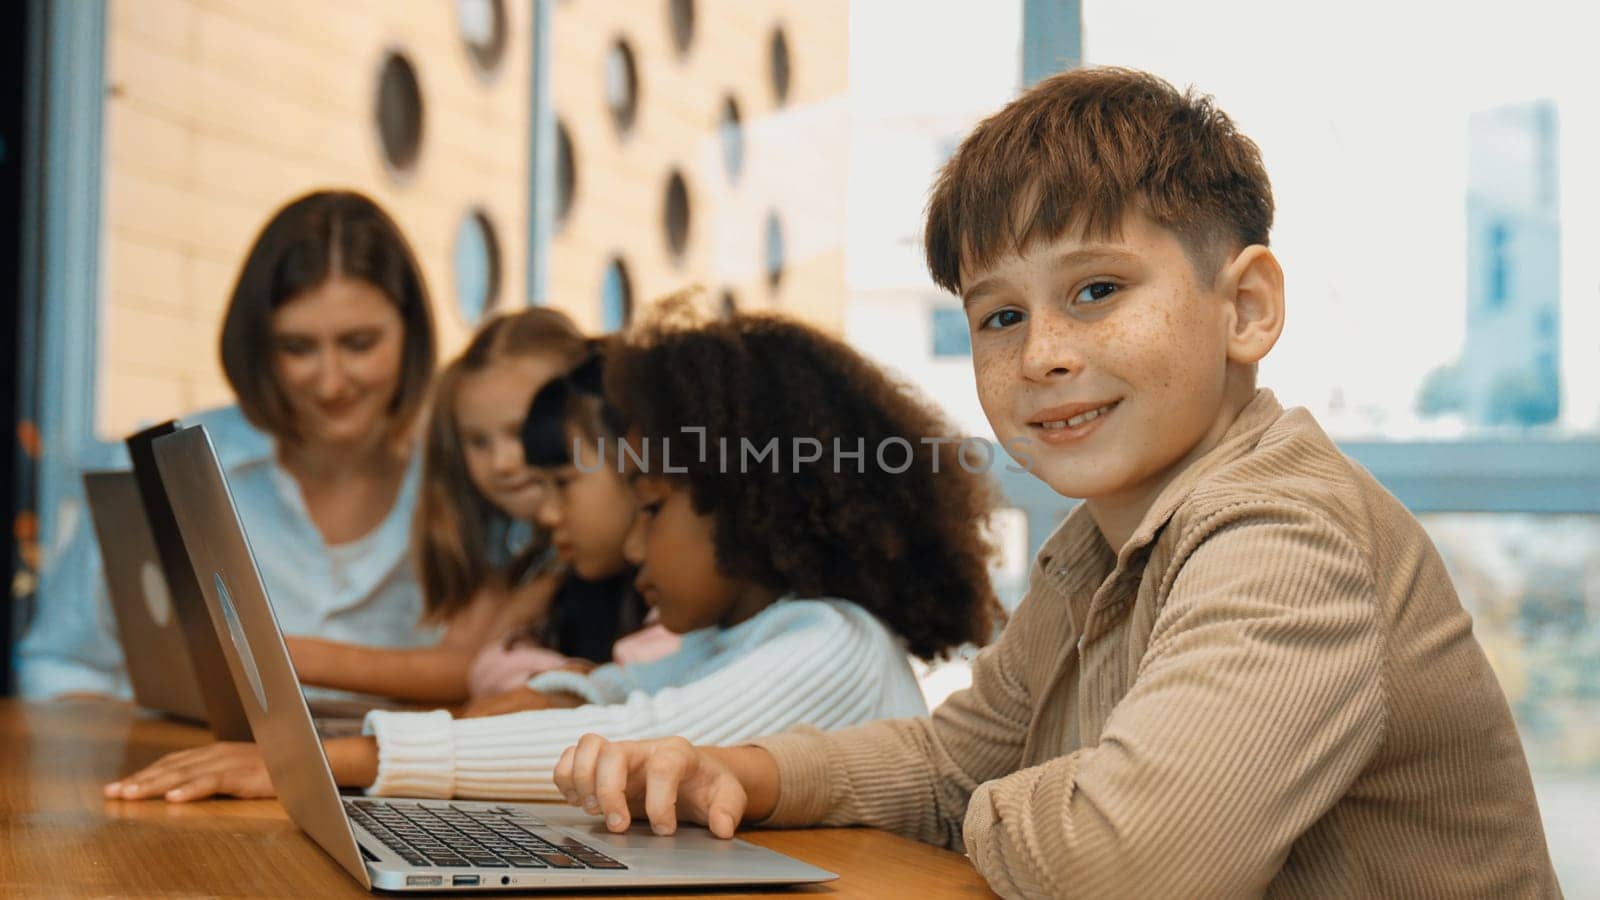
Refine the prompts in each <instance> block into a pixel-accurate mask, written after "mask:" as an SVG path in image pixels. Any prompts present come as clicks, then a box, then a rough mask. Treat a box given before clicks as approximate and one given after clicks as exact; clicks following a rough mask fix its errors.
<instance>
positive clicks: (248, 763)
mask: <svg viewBox="0 0 1600 900" xmlns="http://www.w3.org/2000/svg"><path fill="white" fill-rule="evenodd" d="M213 794H227V795H229V796H233V797H271V796H274V794H273V790H272V779H271V778H270V777H268V775H267V764H266V763H265V762H264V761H263V760H262V758H261V750H260V749H259V748H257V747H256V745H255V744H248V743H216V744H208V745H206V746H204V747H196V748H194V749H192V750H180V751H178V752H176V753H169V754H167V755H166V756H163V757H161V758H160V759H158V760H156V761H155V762H154V763H151V764H150V765H148V766H146V767H145V768H143V769H141V770H140V771H138V772H135V773H133V774H132V775H129V776H128V777H126V778H124V779H122V780H121V781H113V782H112V783H110V784H108V785H106V786H105V795H106V797H107V799H111V800H148V799H150V798H153V797H165V798H166V799H167V800H169V801H171V802H173V803H183V802H185V801H189V800H201V799H204V798H206V797H210V796H212V795H213Z"/></svg>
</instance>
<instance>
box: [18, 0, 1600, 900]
mask: <svg viewBox="0 0 1600 900" xmlns="http://www.w3.org/2000/svg"><path fill="white" fill-rule="evenodd" d="M0 6H3V10H0V35H3V37H0V42H3V43H4V48H3V51H0V67H3V69H4V72H5V77H4V96H3V97H0V129H3V130H0V204H3V205H4V208H5V210H6V213H7V214H6V215H4V216H0V259H3V260H4V261H5V265H3V266H0V272H3V273H6V274H5V285H6V287H5V289H4V290H3V291H0V297H4V298H5V299H4V306H3V309H0V328H3V332H0V333H3V335H4V337H3V339H4V340H5V341H6V342H7V344H6V346H5V348H4V352H3V358H4V359H5V360H6V364H5V365H3V366H0V379H4V381H3V383H0V419H4V420H5V421H6V422H7V423H8V425H10V428H9V429H8V431H9V433H10V435H11V437H10V438H8V440H6V441H5V442H4V450H3V452H4V458H3V459H0V463H4V465H5V469H4V471H5V472H6V473H8V475H9V477H4V478H0V490H3V491H5V493H4V495H0V499H3V500H4V501H5V509H6V515H7V519H8V521H10V522H11V523H12V529H11V532H12V541H11V544H10V547H11V553H10V557H11V566H10V572H11V577H10V590H9V591H8V592H6V594H5V595H4V598H5V600H4V602H5V603H6V604H7V606H6V609H5V610H4V613H5V614H4V615H0V629H5V631H3V632H0V651H7V652H6V653H5V654H4V656H3V662H4V665H3V666H0V679H3V684H4V685H5V686H6V687H7V689H9V686H10V684H11V683H12V682H11V668H10V658H9V650H10V649H11V646H12V643H13V640H14V639H15V637H16V636H17V635H18V634H20V632H21V630H22V629H23V628H25V627H26V623H27V621H28V620H29V617H30V612H31V610H32V609H33V608H34V606H35V604H37V603H44V602H48V598H49V588H50V586H49V585H48V584H43V583H40V581H39V578H38V576H37V573H38V572H39V571H41V568H40V567H41V562H42V561H43V560H44V559H46V558H47V557H48V555H49V554H50V553H51V551H52V548H53V546H54V544H53V541H54V540H56V539H57V538H58V537H59V536H60V535H61V534H62V533H63V532H64V530H65V529H66V528H67V527H68V526H69V525H70V524H71V523H72V522H73V520H74V519H75V518H76V517H79V516H82V515H83V514H84V511H83V509H82V508H81V503H80V502H79V501H78V500H77V499H76V498H77V494H78V492H77V491H76V490H75V488H74V485H75V483H76V480H77V478H78V475H79V473H80V472H81V471H82V470H83V469H85V468H92V467H94V466H96V465H97V464H102V463H103V461H104V460H105V459H107V458H108V450H109V447H110V446H111V444H112V443H113V442H115V441H117V440H119V439H120V437H121V436H122V435H123V434H124V433H125V432H127V431H129V430H131V429H133V428H134V427H135V426H137V425H140V424H141V423H148V422H152V421H156V420H160V419H165V418H169V417H172V416H175V415H180V414H183V413H186V412H191V411H195V410H198V409H201V408H205V407H209V406H215V405H219V404H223V403H226V402H229V400H230V399H231V398H230V394H229V392H228V389H227V385H226V382H225V380H224V379H223V376H222V372H221V368H220V364H219V361H218V358H217V353H216V339H217V330H218V326H219V324H220V318H221V313H222V309H223V307H224V305H225V302H226V298H227V295H228V292H229V290H230V288H231V285H232V281H233V279H234V276H235V274H236V270H237V267H238V265H239V264H240V262H241V261H242V258H243V254H244V252H245V250H246V248H247V247H248V245H249V242H250V240H251V239H252V238H253V237H254V235H255V233H256V231H257V230H258V229H259V227H260V226H261V225H262V224H263V222H264V221H265V220H266V219H267V217H268V216H269V215H270V214H271V213H272V211H273V210H275V209H276V208H277V207H278V206H280V205H281V204H282V203H284V202H285V201H287V200H288V199H290V198H291V197H293V196H295V195H297V194H299V193H302V192H304V191H306V190H308V189H311V188H315V187H327V186H346V187H351V188H354V189H356V190H359V191H362V192H365V193H367V194H369V195H371V196H373V197H374V198H375V199H377V200H378V201H379V203H381V204H382V205H383V206H385V207H386V208H387V209H388V210H389V211H390V212H391V213H393V214H394V215H395V217H396V218H397V219H398V221H399V222H400V225H401V227H402V228H403V230H404V231H405V232H406V234H407V235H408V237H409V238H410V239H411V241H412V243H413V245H414V246H415V248H416V250H417V252H418V254H419V255H420V257H421V263H422V267H423V269H424V272H425V274H426V276H427V278H428V282H429V285H430V287H431V289H432V292H433V297H434V301H435V304H436V309H435V316H436V319H437V322H438V324H439V327H440V330H441V334H442V336H443V346H442V347H441V356H442V357H447V356H448V355H450V354H453V353H454V352H455V351H456V350H458V349H459V348H460V346H461V344H462V343H463V342H464V340H465V339H466V337H467V335H469V334H470V332H471V330H472V329H473V327H474V326H475V324H476V323H477V322H478V321H479V320H480V319H481V318H482V317H483V316H484V315H485V314H487V313H489V312H492V311H494V310H499V309H505V308H510V307H516V306H520V305H523V304H527V303H545V304H549V305H552V306H556V307H559V308H561V309H563V310H565V311H566V312H568V313H569V314H571V315H572V316H573V317H574V318H575V319H576V320H577V321H578V323H579V324H580V325H582V326H584V327H586V328H588V329H592V330H594V331H606V330H612V329H615V328H617V327H620V326H622V325H624V324H625V323H626V322H627V321H628V320H629V318H630V317H631V316H632V315H633V313H634V311H635V310H636V309H638V308H642V306H643V305H644V304H647V303H648V302H649V300H650V298H652V297H656V296H659V295H661V294H664V293H667V292H669V291H672V290H675V289H678V288H680V287H683V286H685V285H687V284H690V283H699V284H702V285H704V286H706V287H707V288H708V289H709V291H710V294H711V296H712V297H713V298H714V302H715V303H717V304H718V305H719V306H721V307H722V308H725V309H730V310H732V309H738V310H773V311H780V312H783V313H787V314H790V315H794V316H797V317H800V318H802V319H805V320H807V321H810V322H812V323H814V324H817V325H819V326H821V327H823V328H826V329H829V330H831V331H833V332H835V333H839V334H842V335H844V336H845V337H847V338H848V339H849V340H850V341H851V342H852V343H854V344H855V345H856V346H858V347H860V348H861V349H862V350H864V351H865V352H867V353H868V354H870V355H872V356H874V357H876V358H877V359H879V360H881V361H883V362H884V363H886V364H888V365H890V366H892V367H894V368H895V369H896V370H898V371H899V372H900V374H902V375H903V376H904V377H905V378H906V379H907V380H908V381H910V382H912V383H914V384H916V385H917V386H919V387H920V388H921V389H922V390H923V391H924V392H926V393H927V394H928V395H929V396H931V397H933V398H934V399H936V400H937V401H938V402H939V403H941V404H942V405H943V406H944V407H945V409H946V410H947V411H948V412H949V414H950V416H951V417H952V419H953V420H955V421H956V422H957V423H958V424H959V425H960V426H961V427H962V428H963V429H964V430H967V431H969V432H971V433H973V434H976V435H981V436H990V432H989V430H988V427H987V425H986V423H985V422H984V420H983V417H982V414H981V412H980V411H979V409H978V405H977V399H976V395H975V393H974V390H973V384H972V375H971V368H970V362H969V359H968V337H967V326H966V321H965V319H964V317H963V316H962V314H961V311H960V306H959V302H958V301H957V300H956V298H954V297H951V296H949V295H947V294H943V293H942V292H940V291H939V290H938V289H937V288H935V287H934V286H933V285H932V283H931V281H930V280H929V279H928V276H927V273H926V271H925V269H924V267H923V264H922V256H921V244H920V234H921V214H922V210H923V205H924V203H925V201H926V196H927V190H928V187H929V184H930V182H931V179H932V177H933V175H934V173H935V172H936V170H937V168H938V167H939V166H940V165H941V164H942V163H943V161H944V160H945V159H946V158H947V157H948V156H949V155H950V153H951V152H952V151H953V150H954V149H955V147H956V145H957V144H958V143H959V141H960V140H961V138H962V136H963V135H964V134H965V133H966V131H967V130H968V129H970V128H971V126H972V125H973V124H974V123H976V122H977V121H978V119H980V118H981V117H982V116H983V115H985V114H987V113H989V112H992V111H994V110H995V109H997V108H998V107H999V106H1000V105H1001V104H1003V103H1004V102H1005V101H1006V100H1008V99H1009V98H1011V97H1012V96H1014V95H1015V94H1016V93H1017V91H1018V90H1019V89H1021V88H1022V87H1024V86H1026V85H1027V84H1029V83H1031V82H1033V81H1035V80H1037V79H1038V78H1040V77H1042V76H1044V75H1047V74H1049V73H1051V72H1054V71H1058V70H1060V69H1062V68H1065V67H1068V66H1072V65H1077V64H1117V65H1126V66H1134V67H1139V68H1144V69H1148V70H1151V71H1153V72H1155V73H1157V74H1159V75H1161V76H1163V77H1165V78H1167V79H1169V80H1171V81H1172V82H1174V83H1175V84H1177V85H1179V86H1180V87H1183V86H1187V85H1190V84H1193V85H1195V86H1196V87H1197V88H1198V89H1199V90H1201V91H1204V92H1207V93H1211V94H1214V95H1215V96H1216V98H1217V100H1218V102H1219V104H1220V105H1221V106H1222V108H1223V109H1225V110H1227V111H1228V112H1229V113H1230V114H1231V115H1232V116H1233V117H1234V119H1235V121H1236V122H1237V123H1238V124H1239V126H1240V127H1241V128H1242V130H1243V131H1244V132H1245V133H1247V134H1249V135H1250V136H1252V137H1253V138H1254V139H1255V140H1256V141H1257V143H1259V144H1260V146H1261V148H1262V152H1263V155H1264V157H1265V160H1266V164H1267V169H1268V172H1269V173H1270V175H1271V176H1272V179H1273V183H1274V189H1275V193H1276V198H1277V203H1278V217H1277V225H1276V228H1275V229H1274V233H1273V241H1274V248H1275V250H1276V251H1277V253H1278V255H1279V257H1280V259H1281V260H1282V261H1283V264H1284V267H1285V269H1286V271H1287V273H1288V278H1289V281H1288V285H1289V318H1288V323H1289V324H1288V327H1287V329H1286V331H1285V333H1284V336H1283V339H1282V341H1281V343H1280V344H1279V346H1278V348H1277V349H1276V350H1275V351H1274V353H1273V355H1272V356H1271V357H1270V358H1269V359H1268V361H1267V362H1266V363H1265V364H1264V366H1263V372H1262V381H1263V383H1264V384H1266V385H1268V386H1271V387H1273V388H1274V389H1275V390H1276V391H1277V392H1278V395H1279V397H1280V399H1282V400H1283V401H1284V402H1285V403H1286V404H1292V405H1303V406H1306V407H1308V408H1310V409H1311V410H1312V412H1313V413H1315V414H1316V416H1317V417H1318V418H1319V419H1320V420H1321V421H1322V423H1323V424H1324V426H1325V427H1326V428H1327V429H1328V430H1329V432H1330V433H1331V434H1333V435H1334V437H1335V438H1336V439H1338V440H1339V441H1340V442H1341V443H1342V444H1343V446H1344V447H1345V449H1346V451H1347V452H1348V453H1350V454H1351V455H1352V456H1354V457H1355V458H1356V459H1357V460H1358V461H1360V462H1361V463H1363V464H1364V465H1366V466H1367V467H1368V468H1370V469H1372V471H1373V472H1374V473H1375V474H1376V475H1377V476H1378V477H1379V479H1380V480H1382V481H1383V482H1384V483H1385V484H1386V485H1387V486H1388V487H1389V488H1390V490H1392V491H1393V492H1395V493H1396V494H1397V495H1398V496H1399V497H1400V498H1401V499H1402V500H1403V501H1405V502H1406V503H1407V504H1408V505H1409V506H1410V507H1411V508H1412V509H1413V510H1415V511H1416V512H1417V513H1418V514H1419V515H1420V516H1421V518H1422V520H1423V522H1424V524H1425V525H1426V526H1427V528H1428V530H1429V532H1430V533H1431V534H1432V536H1433V538H1434V540H1435V542H1436V543H1437V544H1438V546H1439V548H1440V550H1441V552H1442V553H1443V555H1444V557H1445V560H1446V562H1447V564H1448V566H1449V568H1450V571H1451V573H1452V575H1453V576H1454V578H1455V579H1456V586H1457V589H1458V590H1459V591H1460V593H1461V596H1462V600H1463V602H1464V603H1465V604H1466V605H1467V607H1468V609H1469V610H1470V611H1471V612H1472V614H1473V616H1474V618H1475V622H1476V632H1477V635H1478V637H1479V640H1480V641H1482V643H1483V644H1484V647H1485V649H1486V650H1487V651H1488V653H1489V656H1490V659H1491V661H1492V662H1493V664H1494V666H1495V668H1496V671H1497V672H1498V673H1499V675H1500V678H1501V682H1502V684H1503V686H1504V687H1505V690H1506V693H1507V695H1508V697H1509V698H1510V700H1511V703H1512V708H1513V711H1514V712H1515V714H1516V716H1517V720H1518V723H1519V727H1520V728H1521V729H1522V733H1523V737H1524V742H1525V745H1526V747H1527V750H1528V755H1529V761H1530V763H1531V764H1532V766H1533V768H1534V770H1535V779H1536V782H1537V784H1538V787H1539V790H1540V800H1541V804H1542V808H1543V811H1544V815H1545V817H1546V826H1547V832H1548V836H1549V839H1550V843H1551V849H1552V852H1553V853H1554V854H1555V856H1556V862H1557V868H1558V870H1559V871H1560V873H1561V877H1562V881H1563V885H1564V887H1565V889H1566V892H1567V894H1568V896H1573V897H1579V896H1600V858H1597V857H1595V855H1594V854H1593V850H1594V848H1595V847H1596V846H1597V844H1596V841H1597V840H1600V303H1597V300H1600V252H1597V251H1600V167H1597V166H1596V165H1595V164H1594V161H1595V160H1597V159H1600V58H1597V57H1596V55H1595V54H1594V53H1593V52H1592V49H1591V48H1590V47H1589V46H1588V40H1589V37H1588V36H1589V35H1592V34H1593V33H1594V32H1593V28H1592V26H1593V25H1594V24H1595V23H1594V22H1592V21H1587V17H1592V16H1593V15H1594V13H1592V12H1588V11H1585V10H1583V9H1582V8H1581V7H1576V6H1572V5H1569V4H1564V3H1560V2H1557V0H1526V2H1524V3H1521V4H1518V5H1517V8H1516V9H1515V10H1512V9H1510V8H1509V7H1507V6H1506V5H1505V4H1503V3H1486V2H1485V3H1449V4H1445V3H1431V2H1401V3H1396V2H1393V0H1347V2H1344V3H1341V4H1336V5H1334V4H1319V5H1316V6H1310V5H1302V4H1283V3H1274V2H1268V0H1214V2H1211V3H1206V4H1196V3H1189V2H1181V0H1140V2H1137V3H1134V2H1128V0H1120V2H1119V0H1070V2H1069V0H855V2H847V0H341V2H336V3H330V2H324V0H277V2H272V3H266V2H260V0H25V2H16V3H9V4H0ZM1584 160H1588V162H1584ZM777 362H778V361H775V364H777ZM1004 487H1005V489H1006V492H1007V495H1008V503H1009V504H1010V506H1009V508H1008V509H1007V510H1005V511H1004V512H1003V513H1002V514H1000V515H998V516H997V517H996V519H995V523H994V524H995V532H996V535H997V537H998V538H999V540H1000V542H1001V543H1002V545H1003V546H1004V548H1005V553H1004V558H1003V559H1002V560H1001V561H1000V563H999V565H997V567H996V571H995V578H996V583H997V586H998V588H999V590H1000V592H1001V594H1002V595H1003V597H1004V598H1005V599H1006V601H1007V602H1008V603H1013V604H1014V603H1015V602H1016V600H1017V599H1018V598H1019V597H1020V596H1021V591H1022V581H1023V579H1024V577H1025V574H1026V566H1027V562H1028V559H1029V558H1030V556H1031V553H1032V550H1033V548H1035V547H1037V545H1038V544H1039V542H1040V541H1042V540H1043V538H1044V536H1045V535H1047V534H1048V533H1049V532H1050V530H1051V529H1052V528H1053V527H1054V525H1055V523H1056V522H1058V521H1059V519H1060V517H1061V515H1062V514H1064V512H1065V509H1066V503H1065V501H1063V500H1062V499H1061V498H1059V497H1057V496H1055V495H1054V494H1052V493H1051V492H1049V491H1048V489H1045V488H1044V487H1043V486H1042V485H1040V484H1039V483H1037V482H1034V481H1032V480H1031V479H1030V478H1028V477H1027V476H1005V477H1004ZM962 677H963V673H962V667H961V666H959V665H957V666H953V667H950V668H949V670H948V671H946V672H940V673H936V677H935V678H934V679H932V682H933V683H934V688H933V689H934V690H936V691H938V690H944V691H947V690H950V689H954V687H956V686H958V685H959V684H960V683H961V680H962ZM1401 689H1403V686H1402V688H1401Z"/></svg>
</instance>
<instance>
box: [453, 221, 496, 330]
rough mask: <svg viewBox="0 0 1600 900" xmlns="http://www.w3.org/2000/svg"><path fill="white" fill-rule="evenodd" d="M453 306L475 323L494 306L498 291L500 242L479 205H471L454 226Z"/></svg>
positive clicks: (464, 318) (464, 317)
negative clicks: (454, 288) (459, 221)
mask: <svg viewBox="0 0 1600 900" xmlns="http://www.w3.org/2000/svg"><path fill="white" fill-rule="evenodd" d="M455 276H456V307H457V309H459V310H460V312H461V318H462V319H463V320H464V321H466V322H468V323H472V324H476V323H477V322H478V321H479V320H481V319H482V318H483V317H484V314H485V313H487V312H489V311H490V310H491V309H493V308H494V306H495V303H496V301H497V300H498V298H499V294H500V242H499V240H498V239H497V238H496V237H495V231H494V224H493V223H491V222H490V221H489V216H488V214H487V213H485V212H484V211H483V210H482V209H473V210H471V211H470V212H468V213H467V214H466V215H465V216H463V217H462V219H461V224H459V225H457V226H456V243H455Z"/></svg>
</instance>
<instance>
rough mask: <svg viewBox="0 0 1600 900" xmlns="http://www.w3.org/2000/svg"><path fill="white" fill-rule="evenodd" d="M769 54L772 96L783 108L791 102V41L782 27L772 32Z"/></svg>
mask: <svg viewBox="0 0 1600 900" xmlns="http://www.w3.org/2000/svg"><path fill="white" fill-rule="evenodd" d="M767 53H768V60H767V67H768V70H769V71H768V76H769V77H770V78H771V80H772V95H773V96H774V97H776V98H777V100H778V105H779V106H782V105H784V104H785V103H788V102H789V39H788V38H787V37H785V36H784V33H783V29H782V28H781V27H780V28H774V29H773V30H772V39H771V41H769V46H768V48H767Z"/></svg>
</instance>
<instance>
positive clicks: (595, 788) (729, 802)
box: [555, 734, 778, 838]
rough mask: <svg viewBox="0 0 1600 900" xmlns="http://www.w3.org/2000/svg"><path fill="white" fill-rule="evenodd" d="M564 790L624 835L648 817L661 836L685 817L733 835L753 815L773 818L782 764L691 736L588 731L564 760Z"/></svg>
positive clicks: (559, 773) (752, 750) (755, 751)
mask: <svg viewBox="0 0 1600 900" xmlns="http://www.w3.org/2000/svg"><path fill="white" fill-rule="evenodd" d="M555 783H556V788H557V789H558V790H560V791H561V795H562V796H563V797H565V798H566V800H567V802H568V803H570V804H572V805H573V806H581V807H583V809H584V810H585V811H586V812H588V813H589V814H590V815H602V814H603V815H604V816H605V817H606V828H608V829H610V830H611V831H617V832H620V831H623V830H625V829H626V828H627V827H628V825H629V823H630V822H632V820H633V818H634V817H635V816H639V815H645V816H647V817H648V818H649V820H650V827H651V829H652V830H654V831H655V833H656V834H672V833H673V832H675V831H677V830H678V821H679V819H680V818H681V819H683V820H686V821H690V822H699V823H701V824H704V825H707V826H709V827H710V829H711V833H712V834H715V835H716V836H717V837H723V838H731V837H733V833H734V830H735V829H737V828H738V827H739V822H740V821H742V820H743V819H744V818H745V816H746V815H749V816H751V817H752V818H756V819H763V818H766V817H767V816H769V815H771V814H772V809H773V806H774V805H775V804H776V800H777V794H778V765H777V762H776V761H775V760H774V759H773V758H772V754H770V753H768V752H767V751H765V750H763V749H761V748H759V747H728V748H712V747H696V746H695V745H693V744H691V743H689V742H688V741H686V740H684V739H683V738H679V737H674V738H665V739H662V740H655V741H615V742H612V741H607V740H606V739H605V738H602V737H600V736H599V735H597V734H586V735H584V736H583V737H582V738H580V739H579V740H578V743H577V746H574V747H568V748H567V749H566V750H565V751H564V752H562V754H561V760H560V762H558V763H556V770H555Z"/></svg>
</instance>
